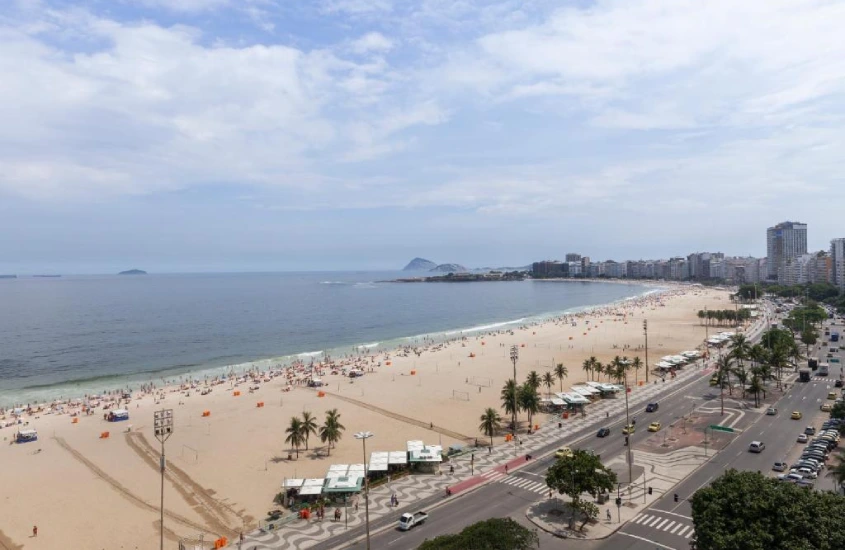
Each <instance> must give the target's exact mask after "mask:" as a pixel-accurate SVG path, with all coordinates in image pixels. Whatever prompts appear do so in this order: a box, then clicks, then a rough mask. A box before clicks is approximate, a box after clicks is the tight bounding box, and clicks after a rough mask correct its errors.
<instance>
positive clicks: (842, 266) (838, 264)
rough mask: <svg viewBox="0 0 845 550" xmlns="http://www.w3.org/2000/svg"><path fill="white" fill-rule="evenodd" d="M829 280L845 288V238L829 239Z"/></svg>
mask: <svg viewBox="0 0 845 550" xmlns="http://www.w3.org/2000/svg"><path fill="white" fill-rule="evenodd" d="M830 259H831V282H832V283H833V284H835V285H836V286H838V287H839V288H840V289H842V290H845V239H833V240H832V241H830Z"/></svg>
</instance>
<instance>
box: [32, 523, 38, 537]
mask: <svg viewBox="0 0 845 550" xmlns="http://www.w3.org/2000/svg"><path fill="white" fill-rule="evenodd" d="M32 536H33V537H37V536H38V526H37V525H33V526H32Z"/></svg>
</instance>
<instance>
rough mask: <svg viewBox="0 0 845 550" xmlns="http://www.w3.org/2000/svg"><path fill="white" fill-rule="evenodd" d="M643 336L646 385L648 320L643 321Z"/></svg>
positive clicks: (646, 379) (646, 381)
mask: <svg viewBox="0 0 845 550" xmlns="http://www.w3.org/2000/svg"><path fill="white" fill-rule="evenodd" d="M643 334H645V383H646V384H648V319H643ZM626 391H627V389H626Z"/></svg>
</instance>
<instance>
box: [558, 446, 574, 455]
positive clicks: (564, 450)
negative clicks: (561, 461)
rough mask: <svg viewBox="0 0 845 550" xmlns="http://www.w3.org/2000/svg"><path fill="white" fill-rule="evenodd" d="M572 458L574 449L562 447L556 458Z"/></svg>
mask: <svg viewBox="0 0 845 550" xmlns="http://www.w3.org/2000/svg"><path fill="white" fill-rule="evenodd" d="M571 456H572V449H570V448H569V447H561V448H560V449H558V450H557V451H555V458H569V457H571Z"/></svg>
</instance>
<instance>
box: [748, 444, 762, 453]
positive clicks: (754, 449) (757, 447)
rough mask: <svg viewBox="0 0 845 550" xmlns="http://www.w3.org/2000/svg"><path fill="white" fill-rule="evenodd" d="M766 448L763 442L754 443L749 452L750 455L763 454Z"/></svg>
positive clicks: (749, 447)
mask: <svg viewBox="0 0 845 550" xmlns="http://www.w3.org/2000/svg"><path fill="white" fill-rule="evenodd" d="M765 448H766V444H765V443H763V442H762V441H752V442H751V445H749V446H748V452H750V453H762V452H763V449H765Z"/></svg>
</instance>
